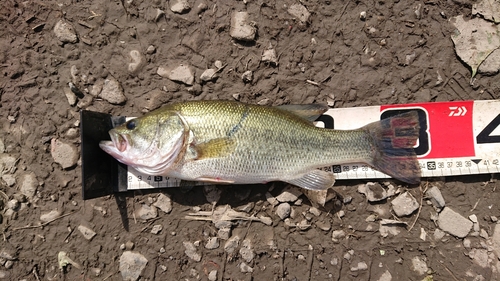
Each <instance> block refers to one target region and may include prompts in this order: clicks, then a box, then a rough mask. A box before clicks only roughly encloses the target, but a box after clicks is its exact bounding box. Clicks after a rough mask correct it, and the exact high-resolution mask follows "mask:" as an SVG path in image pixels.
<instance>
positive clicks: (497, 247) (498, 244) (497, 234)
mask: <svg viewBox="0 0 500 281" xmlns="http://www.w3.org/2000/svg"><path fill="white" fill-rule="evenodd" d="M491 243H492V246H493V251H494V252H495V254H496V256H497V257H500V224H495V229H494V230H493V235H491Z"/></svg>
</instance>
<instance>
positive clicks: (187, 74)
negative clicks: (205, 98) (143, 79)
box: [156, 64, 194, 86]
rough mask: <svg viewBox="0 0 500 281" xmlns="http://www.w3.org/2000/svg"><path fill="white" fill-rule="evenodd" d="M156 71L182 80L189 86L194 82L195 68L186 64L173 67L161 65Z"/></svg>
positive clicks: (178, 80)
mask: <svg viewBox="0 0 500 281" xmlns="http://www.w3.org/2000/svg"><path fill="white" fill-rule="evenodd" d="M156 73H157V74H158V75H160V76H161V77H166V78H168V79H170V80H172V81H176V82H181V83H184V84H186V85H188V86H192V85H193V83H194V73H193V70H192V69H191V68H190V67H189V66H187V65H184V64H180V65H178V66H175V67H173V68H169V67H163V66H160V67H158V70H157V71H156Z"/></svg>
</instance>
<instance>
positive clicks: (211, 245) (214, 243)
mask: <svg viewBox="0 0 500 281" xmlns="http://www.w3.org/2000/svg"><path fill="white" fill-rule="evenodd" d="M205 248H207V249H209V250H213V249H217V248H219V239H218V238H217V237H210V238H208V240H207V244H205Z"/></svg>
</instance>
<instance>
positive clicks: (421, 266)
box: [411, 257, 429, 275]
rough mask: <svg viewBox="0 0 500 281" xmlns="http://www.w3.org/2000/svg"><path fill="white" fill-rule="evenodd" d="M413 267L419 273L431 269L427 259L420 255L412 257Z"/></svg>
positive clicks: (422, 273)
mask: <svg viewBox="0 0 500 281" xmlns="http://www.w3.org/2000/svg"><path fill="white" fill-rule="evenodd" d="M411 269H412V270H413V271H415V272H416V273H417V274H419V275H424V274H426V273H427V271H428V270H429V268H428V267H427V263H426V262H425V260H424V259H423V258H420V257H414V258H413V259H411Z"/></svg>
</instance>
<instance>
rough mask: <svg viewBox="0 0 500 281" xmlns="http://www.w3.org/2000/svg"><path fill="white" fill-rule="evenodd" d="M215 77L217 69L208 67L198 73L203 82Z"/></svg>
mask: <svg viewBox="0 0 500 281" xmlns="http://www.w3.org/2000/svg"><path fill="white" fill-rule="evenodd" d="M215 78H217V70H215V69H213V68H209V69H207V70H205V71H203V73H202V74H201V75H200V80H201V81H204V82H208V81H212V80H214V79H215Z"/></svg>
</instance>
